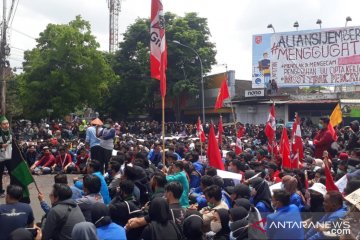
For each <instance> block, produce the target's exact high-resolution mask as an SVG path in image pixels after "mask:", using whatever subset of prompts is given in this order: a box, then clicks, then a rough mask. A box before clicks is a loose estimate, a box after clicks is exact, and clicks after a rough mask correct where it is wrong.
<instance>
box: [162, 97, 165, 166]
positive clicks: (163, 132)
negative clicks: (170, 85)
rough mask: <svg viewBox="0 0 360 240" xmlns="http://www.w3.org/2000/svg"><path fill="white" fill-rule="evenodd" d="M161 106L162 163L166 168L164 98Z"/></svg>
mask: <svg viewBox="0 0 360 240" xmlns="http://www.w3.org/2000/svg"><path fill="white" fill-rule="evenodd" d="M161 105H162V124H161V129H162V139H163V142H162V148H163V151H162V162H163V165H164V166H166V164H165V97H164V96H162V98H161Z"/></svg>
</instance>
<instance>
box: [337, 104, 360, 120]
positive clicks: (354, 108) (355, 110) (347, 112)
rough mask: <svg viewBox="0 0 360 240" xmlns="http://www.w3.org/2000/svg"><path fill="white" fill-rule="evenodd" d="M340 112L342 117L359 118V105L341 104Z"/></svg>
mask: <svg viewBox="0 0 360 240" xmlns="http://www.w3.org/2000/svg"><path fill="white" fill-rule="evenodd" d="M341 111H342V113H343V117H353V118H358V117H360V105H359V104H351V103H342V104H341Z"/></svg>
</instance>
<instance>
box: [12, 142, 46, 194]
mask: <svg viewBox="0 0 360 240" xmlns="http://www.w3.org/2000/svg"><path fill="white" fill-rule="evenodd" d="M13 141H14V144H15V146H16V148H17V150H18V151H19V153H20V157H21V160H22V161H24V162H25V164H26V167H27V170H28V171H29V173H30V175H31V177H32V179H33V182H34V184H35V187H36V190H37V191H38V193H40V189H39V186H38V185H37V183H36V181H35V178H34V176H33V175H32V174H31V171H30V169H29V165H28V164H27V162H26V161H25V159H24V157H23V155H22V152H21V151H20V148H19V146H18V144H17V142H16V140H15V139H13Z"/></svg>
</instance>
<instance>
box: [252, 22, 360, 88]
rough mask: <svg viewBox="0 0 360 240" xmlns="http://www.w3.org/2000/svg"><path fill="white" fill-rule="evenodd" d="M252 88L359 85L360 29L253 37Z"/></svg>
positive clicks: (319, 30) (322, 30) (334, 29)
mask: <svg viewBox="0 0 360 240" xmlns="http://www.w3.org/2000/svg"><path fill="white" fill-rule="evenodd" d="M252 65H253V77H252V81H253V83H252V86H253V88H266V89H270V88H271V85H272V84H276V85H277V86H279V87H299V86H336V85H345V84H348V85H349V84H360V27H347V28H333V29H316V30H307V31H298V32H284V33H273V34H261V35H255V36H253V61H252Z"/></svg>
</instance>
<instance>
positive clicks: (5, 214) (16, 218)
mask: <svg viewBox="0 0 360 240" xmlns="http://www.w3.org/2000/svg"><path fill="white" fill-rule="evenodd" d="M32 222H34V215H33V211H32V209H31V207H30V205H29V204H26V203H20V202H18V203H12V204H1V205H0V233H1V234H0V239H7V238H8V236H9V234H10V233H11V232H12V231H14V230H15V229H17V228H25V227H26V226H27V225H28V224H31V223H32Z"/></svg>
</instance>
